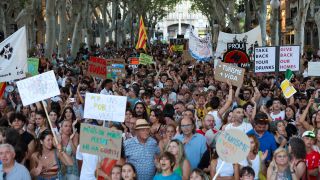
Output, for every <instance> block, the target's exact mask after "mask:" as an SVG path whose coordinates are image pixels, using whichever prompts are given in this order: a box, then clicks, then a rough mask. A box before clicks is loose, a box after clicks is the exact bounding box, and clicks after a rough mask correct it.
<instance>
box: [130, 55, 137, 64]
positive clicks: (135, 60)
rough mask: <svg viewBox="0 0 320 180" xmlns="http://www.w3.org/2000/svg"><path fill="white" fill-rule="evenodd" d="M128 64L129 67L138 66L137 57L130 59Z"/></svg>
mask: <svg viewBox="0 0 320 180" xmlns="http://www.w3.org/2000/svg"><path fill="white" fill-rule="evenodd" d="M129 63H130V65H139V57H130V58H129Z"/></svg>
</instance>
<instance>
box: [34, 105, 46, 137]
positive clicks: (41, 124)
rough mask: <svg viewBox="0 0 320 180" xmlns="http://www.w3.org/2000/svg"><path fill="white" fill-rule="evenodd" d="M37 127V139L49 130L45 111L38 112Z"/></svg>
mask: <svg viewBox="0 0 320 180" xmlns="http://www.w3.org/2000/svg"><path fill="white" fill-rule="evenodd" d="M35 119H36V125H37V128H36V130H35V134H36V138H38V137H39V135H40V134H41V133H42V132H43V131H45V130H46V129H48V125H47V116H46V114H45V112H44V111H42V110H41V111H37V112H36V118H35Z"/></svg>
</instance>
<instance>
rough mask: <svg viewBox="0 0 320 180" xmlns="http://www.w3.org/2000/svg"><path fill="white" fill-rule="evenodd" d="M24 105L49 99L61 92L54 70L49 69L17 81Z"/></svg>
mask: <svg viewBox="0 0 320 180" xmlns="http://www.w3.org/2000/svg"><path fill="white" fill-rule="evenodd" d="M17 86H18V89H19V93H20V97H21V100H22V104H23V105H24V106H27V105H30V104H32V103H35V102H39V101H41V100H44V99H48V98H51V97H54V96H57V95H59V94H60V90H59V87H58V83H57V81H56V77H55V75H54V72H53V71H48V72H45V73H42V74H39V75H36V76H33V77H30V78H27V79H24V80H21V81H18V82H17Z"/></svg>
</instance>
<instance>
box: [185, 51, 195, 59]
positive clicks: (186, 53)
mask: <svg viewBox="0 0 320 180" xmlns="http://www.w3.org/2000/svg"><path fill="white" fill-rule="evenodd" d="M182 59H183V60H184V61H191V62H192V61H195V59H194V58H193V57H192V56H191V55H190V53H189V51H188V50H184V51H183V53H182Z"/></svg>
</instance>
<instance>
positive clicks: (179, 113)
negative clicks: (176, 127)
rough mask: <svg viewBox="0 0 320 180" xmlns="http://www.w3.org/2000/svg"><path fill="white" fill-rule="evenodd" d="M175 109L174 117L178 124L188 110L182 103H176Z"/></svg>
mask: <svg viewBox="0 0 320 180" xmlns="http://www.w3.org/2000/svg"><path fill="white" fill-rule="evenodd" d="M173 108H174V111H175V113H174V117H175V121H176V122H177V123H178V122H179V121H180V118H182V113H183V112H184V111H185V110H186V107H185V106H184V103H183V102H182V101H178V102H176V104H175V105H174V106H173Z"/></svg>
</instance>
